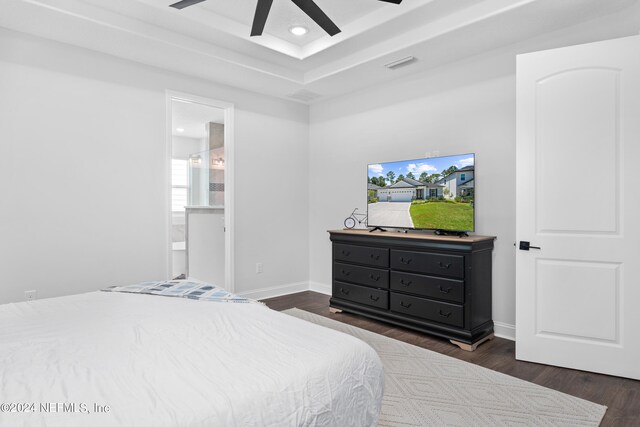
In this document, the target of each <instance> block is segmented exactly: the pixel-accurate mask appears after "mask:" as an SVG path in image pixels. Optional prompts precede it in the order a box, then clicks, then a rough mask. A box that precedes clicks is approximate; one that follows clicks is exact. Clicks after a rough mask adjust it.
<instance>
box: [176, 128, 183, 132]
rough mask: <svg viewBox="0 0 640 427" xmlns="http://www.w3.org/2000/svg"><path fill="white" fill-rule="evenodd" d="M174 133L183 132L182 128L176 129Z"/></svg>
mask: <svg viewBox="0 0 640 427" xmlns="http://www.w3.org/2000/svg"><path fill="white" fill-rule="evenodd" d="M176 132H184V128H176Z"/></svg>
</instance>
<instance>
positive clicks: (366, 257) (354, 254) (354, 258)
mask: <svg viewBox="0 0 640 427" xmlns="http://www.w3.org/2000/svg"><path fill="white" fill-rule="evenodd" d="M333 260H334V261H346V262H354V263H356V264H365V265H371V266H374V267H389V249H387V248H372V247H369V246H355V245H343V244H340V243H335V244H334V245H333Z"/></svg>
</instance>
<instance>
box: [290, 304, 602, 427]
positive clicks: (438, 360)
mask: <svg viewBox="0 0 640 427" xmlns="http://www.w3.org/2000/svg"><path fill="white" fill-rule="evenodd" d="M285 313H287V314H289V315H291V316H295V317H298V318H301V319H304V320H307V321H309V322H313V323H316V324H319V325H322V326H325V327H327V328H331V329H335V330H337V331H340V332H344V333H346V334H349V335H353V336H354V337H356V338H359V339H361V340H362V341H364V342H366V343H368V344H369V345H370V346H371V347H373V349H374V350H375V351H376V352H377V353H378V355H379V356H380V359H381V360H382V363H383V365H384V371H385V392H384V397H383V400H382V410H381V413H380V420H379V423H378V426H379V427H404V426H474V427H475V426H492V427H493V426H535V427H538V426H598V425H599V424H600V422H601V421H602V417H603V416H604V413H605V411H606V410H607V408H606V406H602V405H597V404H595V403H592V402H589V401H586V400H583V399H579V398H577V397H573V396H569V395H568V394H564V393H560V392H558V391H555V390H551V389H548V388H546V387H542V386H539V385H536V384H533V383H530V382H527V381H523V380H520V379H518V378H514V377H511V376H508V375H505V374H501V373H499V372H495V371H492V370H490V369H486V368H483V367H481V366H478V365H474V364H471V363H468V362H464V361H462V360H458V359H454V358H452V357H449V356H445V355H442V354H440V353H436V352H433V351H430V350H426V349H424V348H421V347H417V346H414V345H411V344H407V343H404V342H402V341H398V340H395V339H392V338H388V337H385V336H383V335H380V334H376V333H373V332H369V331H365V330H364V329H360V328H357V327H355V326H351V325H347V324H345V323H341V322H337V321H335V320H331V319H327V318H325V317H322V316H318V315H316V314H312V313H308V312H306V311H303V310H299V309H296V308H294V309H290V310H286V311H285Z"/></svg>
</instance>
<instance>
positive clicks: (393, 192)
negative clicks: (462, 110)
mask: <svg viewBox="0 0 640 427" xmlns="http://www.w3.org/2000/svg"><path fill="white" fill-rule="evenodd" d="M367 172H368V175H367V210H368V215H369V217H368V222H367V224H368V226H369V227H390V228H412V229H430V230H443V231H474V229H475V226H474V225H475V223H474V220H475V219H474V210H475V207H474V205H475V203H474V197H475V184H476V180H475V174H474V172H475V155H474V154H459V155H455V156H445V157H430V158H425V159H414V160H403V161H399V162H385V163H374V164H371V165H369V166H368V168H367Z"/></svg>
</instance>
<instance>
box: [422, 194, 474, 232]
mask: <svg viewBox="0 0 640 427" xmlns="http://www.w3.org/2000/svg"><path fill="white" fill-rule="evenodd" d="M410 212H411V219H412V220H413V226H414V227H415V228H433V229H441V230H461V231H470V230H473V207H472V206H471V205H470V204H469V203H468V202H467V203H457V202H453V201H442V202H427V203H419V204H416V203H414V204H412V205H411V209H410Z"/></svg>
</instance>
